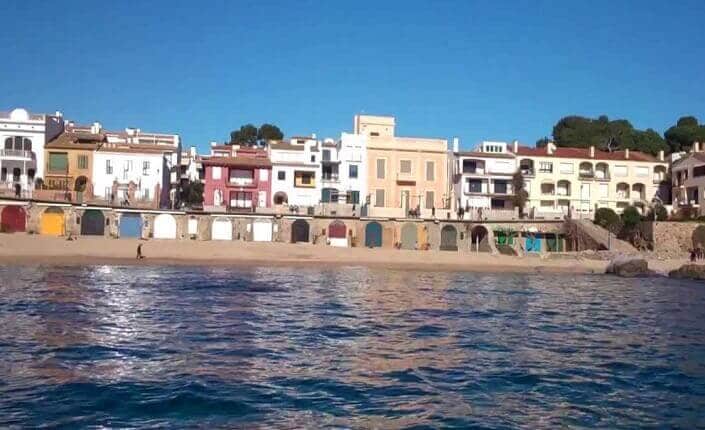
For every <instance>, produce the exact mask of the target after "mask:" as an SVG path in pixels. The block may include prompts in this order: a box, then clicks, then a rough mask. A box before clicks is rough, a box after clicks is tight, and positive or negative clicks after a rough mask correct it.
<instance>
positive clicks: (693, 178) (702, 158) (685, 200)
mask: <svg viewBox="0 0 705 430" xmlns="http://www.w3.org/2000/svg"><path fill="white" fill-rule="evenodd" d="M671 181H672V190H671V193H672V194H671V196H672V198H673V209H674V210H678V209H682V208H684V207H692V208H693V209H695V210H696V211H697V213H698V215H703V213H705V152H703V150H702V148H701V146H700V143H699V142H694V143H693V148H692V149H691V151H690V152H689V153H677V154H672V165H671Z"/></svg>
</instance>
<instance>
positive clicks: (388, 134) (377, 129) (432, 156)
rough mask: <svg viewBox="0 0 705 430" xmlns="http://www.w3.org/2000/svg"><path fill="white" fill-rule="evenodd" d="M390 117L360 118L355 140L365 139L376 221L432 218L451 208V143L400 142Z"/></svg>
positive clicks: (404, 138) (359, 116)
mask: <svg viewBox="0 0 705 430" xmlns="http://www.w3.org/2000/svg"><path fill="white" fill-rule="evenodd" d="M395 127H396V123H395V119H394V117H391V116H373V115H356V116H355V120H354V127H353V128H354V130H353V132H354V134H358V135H364V136H366V141H367V189H368V195H369V201H370V210H369V212H368V213H369V214H370V215H371V216H406V215H408V214H409V211H410V210H411V211H414V210H417V209H418V210H419V211H420V215H421V216H424V217H427V216H431V213H432V211H433V210H434V209H436V210H438V209H444V208H446V207H448V205H449V203H450V199H451V193H450V189H449V181H448V161H447V160H448V142H447V141H446V140H445V139H426V138H416V137H399V136H396V134H395Z"/></svg>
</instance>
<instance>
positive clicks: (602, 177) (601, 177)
mask: <svg viewBox="0 0 705 430" xmlns="http://www.w3.org/2000/svg"><path fill="white" fill-rule="evenodd" d="M595 179H597V180H598V181H609V180H610V174H609V172H600V171H599V170H598V171H596V172H595Z"/></svg>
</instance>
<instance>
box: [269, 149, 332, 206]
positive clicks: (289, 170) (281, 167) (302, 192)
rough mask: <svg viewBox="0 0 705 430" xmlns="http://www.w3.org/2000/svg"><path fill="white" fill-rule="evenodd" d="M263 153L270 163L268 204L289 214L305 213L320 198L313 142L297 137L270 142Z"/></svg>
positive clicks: (316, 153)
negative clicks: (266, 154) (287, 211)
mask: <svg viewBox="0 0 705 430" xmlns="http://www.w3.org/2000/svg"><path fill="white" fill-rule="evenodd" d="M267 151H268V153H269V158H270V160H271V163H272V181H271V184H272V193H271V195H272V204H274V206H276V207H278V208H288V210H290V211H292V212H300V213H304V212H308V208H313V207H314V206H315V205H316V204H317V203H318V202H319V198H320V191H319V190H320V184H319V182H318V179H319V178H320V172H319V170H320V151H319V148H318V141H317V140H316V138H315V137H306V136H301V137H292V138H290V139H289V140H288V141H286V140H282V141H275V142H270V143H269V145H268V147H267ZM285 210H286V209H285Z"/></svg>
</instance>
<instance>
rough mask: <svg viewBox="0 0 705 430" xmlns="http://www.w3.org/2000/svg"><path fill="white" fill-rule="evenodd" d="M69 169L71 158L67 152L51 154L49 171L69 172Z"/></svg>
mask: <svg viewBox="0 0 705 430" xmlns="http://www.w3.org/2000/svg"><path fill="white" fill-rule="evenodd" d="M68 169H69V157H68V154H66V153H65V152H50V153H49V171H50V172H67V171H68Z"/></svg>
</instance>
